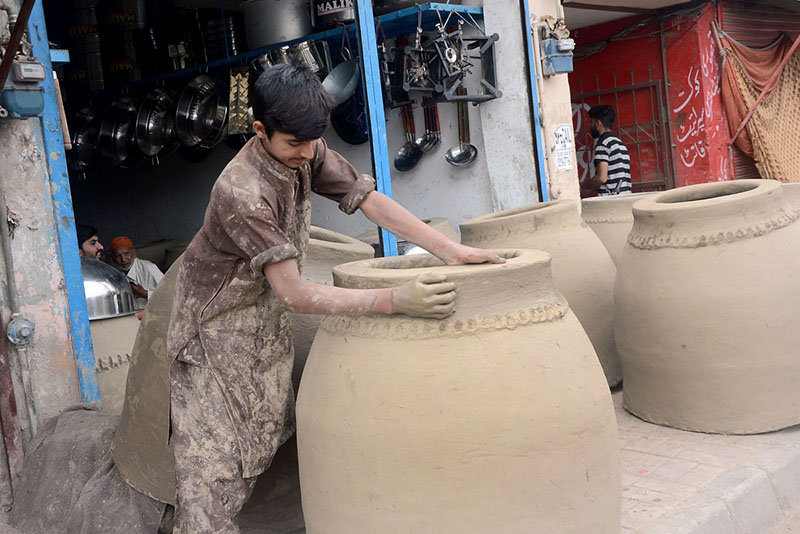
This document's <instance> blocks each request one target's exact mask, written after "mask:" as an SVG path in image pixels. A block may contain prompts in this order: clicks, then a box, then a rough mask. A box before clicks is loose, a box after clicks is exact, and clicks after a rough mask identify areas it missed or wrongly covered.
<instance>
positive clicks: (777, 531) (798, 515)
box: [769, 506, 800, 534]
mask: <svg viewBox="0 0 800 534" xmlns="http://www.w3.org/2000/svg"><path fill="white" fill-rule="evenodd" d="M798 532H800V506H796V507H795V508H794V509H793V510H791V511H790V512H789V513H788V514H786V515H785V516H784V518H783V520H782V521H781V522H780V523H778V524H777V525H776V526H775V528H773V529H772V530H770V531H769V534H797V533H798Z"/></svg>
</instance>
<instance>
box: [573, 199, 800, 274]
mask: <svg viewBox="0 0 800 534" xmlns="http://www.w3.org/2000/svg"><path fill="white" fill-rule="evenodd" d="M654 194H656V193H655V192H648V193H634V194H631V195H612V196H604V197H592V198H585V199H583V200H582V201H581V203H582V206H581V210H582V211H581V217H582V218H583V220H584V222H586V224H588V225H589V228H591V229H592V230H593V231H594V233H595V234H597V237H599V238H600V241H602V242H603V245H604V246H605V247H606V250H607V251H608V253H609V255H610V256H611V259H612V260H614V264H615V265H618V264H619V257H620V256H621V255H622V251H623V249H624V248H625V245H626V244H627V243H628V234H629V233H630V231H631V228H632V227H633V204H634V203H636V202H637V201H639V200H641V199H642V198H643V197H645V196H648V195H654ZM783 194H784V196H785V197H786V200H787V201H788V202H789V204H790V205H791V206H792V207H794V208H795V209H796V210H799V211H800V183H786V184H783Z"/></svg>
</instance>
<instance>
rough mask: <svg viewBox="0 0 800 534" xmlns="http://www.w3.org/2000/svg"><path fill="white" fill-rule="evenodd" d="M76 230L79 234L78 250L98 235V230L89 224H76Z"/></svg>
mask: <svg viewBox="0 0 800 534" xmlns="http://www.w3.org/2000/svg"><path fill="white" fill-rule="evenodd" d="M75 230H76V232H77V234H78V248H81V247H82V246H83V243H84V242H86V241H88V240H90V239H91V238H92V236H96V235H97V228H95V227H94V226H89V225H88V224H76V225H75Z"/></svg>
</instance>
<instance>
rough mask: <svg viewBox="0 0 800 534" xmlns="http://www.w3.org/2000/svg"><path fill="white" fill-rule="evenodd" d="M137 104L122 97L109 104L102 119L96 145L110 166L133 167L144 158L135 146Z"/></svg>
mask: <svg viewBox="0 0 800 534" xmlns="http://www.w3.org/2000/svg"><path fill="white" fill-rule="evenodd" d="M137 104H138V103H137V101H136V100H135V99H133V98H131V97H129V96H123V97H121V98H118V99H117V100H115V101H114V102H113V103H112V104H111V107H110V108H109V110H108V112H106V114H105V116H104V117H103V122H102V124H101V125H100V135H99V137H98V143H97V144H98V148H99V149H100V153H101V154H102V155H103V156H104V157H105V158H106V159H108V160H109V162H110V163H111V164H112V165H122V166H125V167H133V166H135V165H137V164H139V163H141V161H142V159H143V158H144V154H142V152H141V151H140V150H139V147H138V145H137V144H136V135H135V132H136V126H135V121H136V115H137V112H138V105H137Z"/></svg>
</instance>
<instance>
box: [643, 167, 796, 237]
mask: <svg viewBox="0 0 800 534" xmlns="http://www.w3.org/2000/svg"><path fill="white" fill-rule="evenodd" d="M633 217H634V223H633V229H632V230H631V233H630V235H629V237H628V242H629V243H630V244H631V245H633V246H634V247H635V248H646V249H653V248H665V247H670V248H692V247H701V246H706V245H715V244H720V243H723V242H731V241H736V240H739V239H746V238H750V237H758V236H761V235H764V234H766V233H769V232H772V231H774V230H777V229H780V228H783V227H785V226H788V225H789V224H791V223H792V222H794V221H795V220H796V219H797V218H798V214H797V212H795V211H794V210H793V209H792V208H791V207H790V205H789V203H788V202H787V201H786V198H785V197H784V194H783V189H782V187H781V184H780V182H776V181H772V180H738V181H734V182H715V183H709V184H698V185H692V186H688V187H681V188H678V189H673V190H671V191H665V192H663V193H658V194H657V195H654V196H652V197H649V198H644V199H642V200H640V201H638V202H636V203H635V204H634V205H633Z"/></svg>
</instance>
